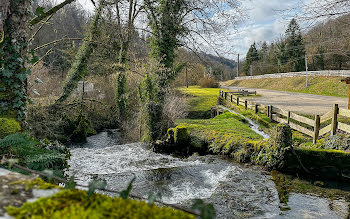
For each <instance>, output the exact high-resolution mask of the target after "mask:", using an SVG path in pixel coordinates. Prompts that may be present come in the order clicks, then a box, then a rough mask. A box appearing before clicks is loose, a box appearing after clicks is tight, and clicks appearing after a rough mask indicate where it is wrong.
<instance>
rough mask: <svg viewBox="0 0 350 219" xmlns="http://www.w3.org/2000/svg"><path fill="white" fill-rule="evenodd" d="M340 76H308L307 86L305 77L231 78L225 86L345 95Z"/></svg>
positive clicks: (345, 88)
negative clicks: (307, 85) (306, 85)
mask: <svg viewBox="0 0 350 219" xmlns="http://www.w3.org/2000/svg"><path fill="white" fill-rule="evenodd" d="M341 79H342V77H316V76H312V77H309V87H307V88H306V87H305V77H293V78H264V79H253V80H237V81H235V80H231V81H226V82H224V83H223V85H225V86H238V87H250V88H263V89H270V90H281V91H290V92H298V93H307V94H317V95H325V96H335V97H347V96H348V93H349V88H348V86H347V85H346V84H345V83H343V82H341Z"/></svg>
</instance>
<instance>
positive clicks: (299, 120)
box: [220, 90, 350, 143]
mask: <svg viewBox="0 0 350 219" xmlns="http://www.w3.org/2000/svg"><path fill="white" fill-rule="evenodd" d="M220 96H221V97H222V98H224V99H225V100H227V101H230V102H232V103H234V104H235V105H237V106H239V105H241V106H244V107H245V109H246V110H247V109H251V110H254V112H255V113H265V114H266V115H267V116H268V117H269V118H270V119H271V121H275V122H278V123H286V124H289V126H290V127H291V128H292V129H294V130H296V131H299V132H301V133H303V134H305V135H308V136H310V137H312V138H313V142H314V143H316V141H317V139H318V138H319V137H320V136H323V135H325V134H327V133H331V135H335V134H336V132H337V130H338V129H339V130H342V131H344V132H346V133H350V125H347V124H345V123H342V122H340V121H339V116H342V117H346V118H350V110H347V109H342V108H339V106H338V104H335V105H334V108H333V110H331V111H329V112H327V113H326V114H324V115H315V117H314V118H313V119H311V118H307V117H305V116H301V115H298V114H296V113H294V112H291V111H286V110H283V109H280V108H278V107H275V106H272V105H268V106H266V105H263V104H257V103H254V102H252V101H249V100H247V99H245V98H242V97H237V96H235V95H233V94H232V92H224V91H222V90H220Z"/></svg>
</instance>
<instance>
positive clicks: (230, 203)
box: [67, 130, 349, 219]
mask: <svg viewBox="0 0 350 219" xmlns="http://www.w3.org/2000/svg"><path fill="white" fill-rule="evenodd" d="M70 148H71V159H70V161H69V165H70V168H69V170H67V174H68V175H72V174H73V173H74V174H75V178H76V181H77V182H78V183H80V184H85V185H87V184H88V182H89V181H90V180H91V179H92V178H97V179H103V180H106V182H107V188H108V189H113V190H118V191H120V190H124V189H126V187H127V185H128V183H129V182H130V181H131V180H132V179H133V178H134V176H135V177H136V180H135V182H134V184H133V189H132V194H134V195H138V196H142V197H148V194H149V192H153V193H158V192H159V193H161V195H162V201H163V202H166V203H171V204H178V205H180V206H183V207H186V208H189V207H190V206H191V201H192V200H193V199H196V198H200V199H203V200H204V201H205V202H206V203H211V204H213V205H214V207H215V209H216V213H217V218H327V219H328V218H346V217H347V215H348V210H349V205H348V203H347V202H346V201H345V199H344V198H342V197H338V198H336V199H334V198H333V199H330V198H327V197H322V196H320V195H318V194H312V193H307V194H303V193H298V192H293V191H292V192H290V194H289V199H288V202H287V203H284V204H281V203H280V200H279V191H278V189H277V186H276V184H275V182H274V181H273V180H272V177H271V175H270V173H269V172H266V171H263V170H262V169H261V168H259V167H254V166H250V167H247V166H243V165H240V164H237V163H234V162H232V161H229V160H224V159H223V158H221V157H220V156H214V155H207V156H196V155H193V156H191V157H189V158H185V159H181V158H176V157H173V156H170V155H163V154H157V153H154V152H152V151H151V150H149V149H147V145H146V144H143V143H133V144H121V140H120V135H119V133H118V131H117V130H106V131H104V132H101V133H99V134H97V135H95V136H91V137H89V138H88V140H87V143H84V144H76V145H71V146H70ZM108 195H111V196H113V195H115V194H108Z"/></svg>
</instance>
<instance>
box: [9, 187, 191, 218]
mask: <svg viewBox="0 0 350 219" xmlns="http://www.w3.org/2000/svg"><path fill="white" fill-rule="evenodd" d="M6 210H7V212H8V213H9V214H10V215H11V216H14V217H15V218H58V219H61V218H123V219H125V218H140V219H141V218H157V219H158V218H164V219H165V218H167V219H168V218H183V219H185V218H188V219H189V218H195V216H193V215H190V214H187V213H185V212H182V211H178V210H174V209H172V208H166V207H158V206H156V205H154V204H151V205H148V204H147V203H146V202H143V201H137V200H130V199H126V200H124V199H122V198H119V197H115V198H111V197H109V196H106V195H101V194H94V195H92V196H91V197H90V198H88V196H87V192H86V191H81V190H63V191H61V192H59V193H57V194H55V195H53V196H52V197H49V198H40V199H38V200H37V201H35V202H33V203H25V204H24V205H23V206H22V207H20V208H15V207H7V208H6Z"/></svg>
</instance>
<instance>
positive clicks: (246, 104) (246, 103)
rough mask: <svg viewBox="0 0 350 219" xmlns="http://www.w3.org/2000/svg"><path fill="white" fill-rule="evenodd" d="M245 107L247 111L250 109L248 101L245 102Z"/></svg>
mask: <svg viewBox="0 0 350 219" xmlns="http://www.w3.org/2000/svg"><path fill="white" fill-rule="evenodd" d="M244 107H245V110H247V109H248V100H245V101H244Z"/></svg>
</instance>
